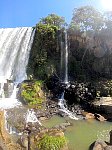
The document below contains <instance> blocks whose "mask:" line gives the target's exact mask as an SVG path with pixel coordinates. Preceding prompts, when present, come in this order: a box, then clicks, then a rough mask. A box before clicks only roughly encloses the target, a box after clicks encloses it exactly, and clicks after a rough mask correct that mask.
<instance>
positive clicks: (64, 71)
mask: <svg viewBox="0 0 112 150" xmlns="http://www.w3.org/2000/svg"><path fill="white" fill-rule="evenodd" d="M64 34H65V39H64V42H63V41H62V39H61V78H62V81H63V82H64V83H68V34H67V31H66V30H65V32H64Z"/></svg>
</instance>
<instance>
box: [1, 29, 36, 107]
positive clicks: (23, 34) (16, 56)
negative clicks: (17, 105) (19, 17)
mask: <svg viewBox="0 0 112 150" xmlns="http://www.w3.org/2000/svg"><path fill="white" fill-rule="evenodd" d="M34 34H35V31H34V30H33V28H31V27H22V28H6V29H0V85H1V86H0V95H1V98H4V97H5V96H4V84H5V83H7V80H12V81H14V83H16V84H15V86H14V90H13V92H12V96H10V98H11V99H12V98H13V99H14V98H16V86H17V84H18V83H20V82H22V81H23V80H25V79H27V75H26V66H27V63H28V59H29V52H30V49H31V45H32V42H33V37H34ZM0 102H1V100H0ZM6 104H7V103H6Z"/></svg>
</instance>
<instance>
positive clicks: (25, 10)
mask: <svg viewBox="0 0 112 150" xmlns="http://www.w3.org/2000/svg"><path fill="white" fill-rule="evenodd" d="M100 1H101V0H0V28H10V27H12V28H14V27H32V26H35V25H36V24H37V23H38V22H39V21H40V19H41V18H42V17H46V16H47V15H48V14H51V13H55V14H57V15H59V16H63V17H65V20H66V22H67V23H70V21H71V18H72V14H73V9H74V8H78V7H80V6H85V5H92V6H94V7H95V8H97V9H99V10H101V4H100Z"/></svg>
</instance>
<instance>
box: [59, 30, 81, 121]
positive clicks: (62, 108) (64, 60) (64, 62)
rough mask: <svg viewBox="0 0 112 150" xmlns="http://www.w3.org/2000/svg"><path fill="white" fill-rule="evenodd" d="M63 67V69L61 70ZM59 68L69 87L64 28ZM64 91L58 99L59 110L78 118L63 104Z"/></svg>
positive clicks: (66, 40) (66, 38)
mask: <svg viewBox="0 0 112 150" xmlns="http://www.w3.org/2000/svg"><path fill="white" fill-rule="evenodd" d="M63 68H64V70H63ZM61 70H62V71H64V81H63V82H64V83H65V84H66V87H69V82H68V35H67V30H65V49H64V51H63V42H61ZM64 101H65V100H64V92H63V93H62V96H61V98H60V99H59V103H58V105H59V106H60V111H62V112H64V113H65V114H67V115H68V116H69V117H70V118H71V119H75V120H78V118H77V117H76V116H75V114H73V113H72V112H71V111H69V110H68V109H67V107H66V106H65V104H64Z"/></svg>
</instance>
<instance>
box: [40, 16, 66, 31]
mask: <svg viewBox="0 0 112 150" xmlns="http://www.w3.org/2000/svg"><path fill="white" fill-rule="evenodd" d="M40 23H41V24H46V25H53V26H56V27H58V29H61V28H62V27H64V25H65V19H64V18H63V17H60V16H57V15H56V14H50V15H48V16H47V17H46V18H42V19H41V21H40Z"/></svg>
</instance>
